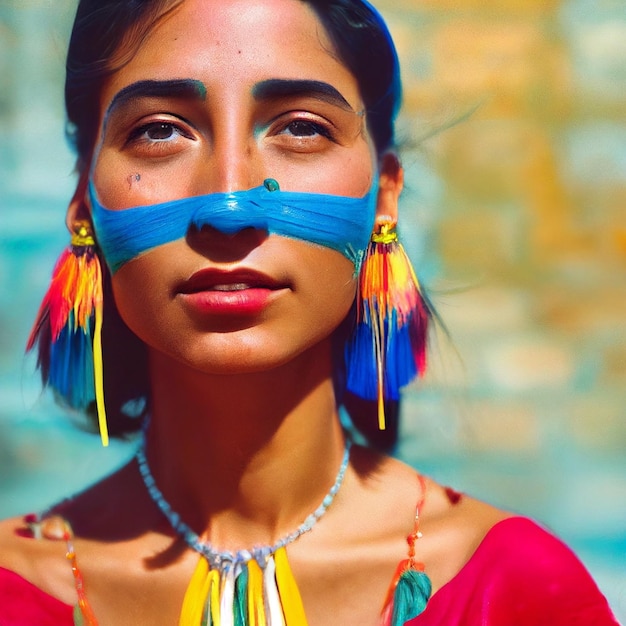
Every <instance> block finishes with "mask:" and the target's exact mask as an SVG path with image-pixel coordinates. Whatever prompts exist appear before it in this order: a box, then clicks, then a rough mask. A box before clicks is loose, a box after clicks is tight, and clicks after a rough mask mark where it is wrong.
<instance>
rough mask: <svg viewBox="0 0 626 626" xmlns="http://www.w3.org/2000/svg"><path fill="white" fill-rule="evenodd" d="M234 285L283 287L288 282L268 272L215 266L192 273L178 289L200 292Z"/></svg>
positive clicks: (267, 287)
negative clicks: (281, 280)
mask: <svg viewBox="0 0 626 626" xmlns="http://www.w3.org/2000/svg"><path fill="white" fill-rule="evenodd" d="M227 285H233V286H234V287H235V286H238V287H239V288H241V286H242V285H245V286H246V287H248V288H251V289H254V288H265V289H282V288H284V287H287V284H286V283H284V282H280V281H278V280H276V279H275V278H272V277H271V276H268V275H267V274H264V273H262V272H257V271H256V270H252V269H247V268H239V269H233V270H220V269H214V268H208V269H203V270H199V271H197V272H195V273H194V274H192V275H191V276H190V277H189V278H188V279H187V280H184V281H183V282H181V283H180V284H179V285H178V287H177V289H176V291H177V292H178V293H198V292H201V291H210V290H211V289H215V287H216V286H227Z"/></svg>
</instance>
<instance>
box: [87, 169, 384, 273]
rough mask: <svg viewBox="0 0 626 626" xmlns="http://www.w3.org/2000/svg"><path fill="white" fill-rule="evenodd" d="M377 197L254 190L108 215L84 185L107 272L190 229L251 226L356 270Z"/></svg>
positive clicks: (374, 190)
mask: <svg viewBox="0 0 626 626" xmlns="http://www.w3.org/2000/svg"><path fill="white" fill-rule="evenodd" d="M377 196H378V186H377V184H374V185H373V186H372V188H371V189H370V191H369V192H368V193H367V194H366V195H365V196H363V197H362V198H351V197H346V196H334V195H330V194H314V193H303V192H294V191H280V190H277V191H269V190H268V189H267V188H266V187H264V186H260V187H255V188H253V189H248V190H246V191H235V192H230V193H214V194H208V195H204V196H193V197H190V198H181V199H179V200H173V201H171V202H162V203H159V204H153V205H148V206H139V207H133V208H128V209H122V210H119V211H113V210H110V209H107V208H105V207H104V206H102V204H100V202H99V200H98V198H97V193H96V190H95V187H94V185H93V183H92V182H91V181H90V183H89V197H90V201H91V209H92V217H93V221H94V227H95V230H96V236H97V238H98V243H99V245H100V248H101V249H102V252H103V254H104V258H105V260H106V262H107V265H108V266H109V268H110V270H111V272H112V273H115V272H116V271H117V270H119V268H120V267H122V265H124V263H127V262H128V261H130V260H131V259H134V258H136V257H138V256H139V255H141V254H144V253H146V252H148V251H149V250H152V249H153V248H156V247H157V246H160V245H163V244H165V243H169V242H171V241H176V240H177V239H182V238H183V237H185V235H186V234H187V232H188V231H189V229H190V228H191V227H196V228H198V229H200V228H202V227H203V226H211V227H213V228H215V229H217V230H219V231H221V232H223V233H226V234H229V235H232V234H234V233H236V232H238V231H240V230H243V229H244V228H256V229H259V230H265V231H267V232H268V233H269V234H276V235H281V236H284V237H289V238H291V239H299V240H302V241H307V242H309V243H313V244H318V245H322V246H325V247H327V248H331V249H333V250H337V251H338V252H340V253H341V254H343V255H344V256H345V257H346V258H348V259H349V260H350V261H352V263H354V265H355V268H356V269H358V266H359V264H360V259H361V255H362V253H363V251H364V250H365V248H366V247H367V244H368V242H369V239H370V235H371V233H372V229H373V226H374V217H375V213H376V201H377Z"/></svg>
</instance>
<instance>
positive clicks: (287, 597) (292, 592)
mask: <svg viewBox="0 0 626 626" xmlns="http://www.w3.org/2000/svg"><path fill="white" fill-rule="evenodd" d="M274 561H275V563H276V584H277V585H278V593H279V595H280V601H281V603H282V605H283V614H284V615H285V623H286V624H287V626H307V620H306V615H305V613H304V606H303V604H302V598H301V596H300V590H299V589H298V585H297V584H296V580H295V578H294V577H293V573H292V571H291V567H290V565H289V561H288V560H287V550H286V549H285V548H284V547H282V548H279V549H278V550H276V552H275V553H274Z"/></svg>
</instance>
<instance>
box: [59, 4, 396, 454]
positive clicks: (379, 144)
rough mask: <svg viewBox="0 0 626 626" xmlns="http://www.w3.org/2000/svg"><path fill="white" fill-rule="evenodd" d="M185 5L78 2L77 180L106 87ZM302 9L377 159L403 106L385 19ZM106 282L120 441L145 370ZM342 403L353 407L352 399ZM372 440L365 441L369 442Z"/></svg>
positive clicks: (71, 73) (73, 120)
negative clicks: (358, 102) (324, 42)
mask: <svg viewBox="0 0 626 626" xmlns="http://www.w3.org/2000/svg"><path fill="white" fill-rule="evenodd" d="M183 1H184V0H80V2H79V5H78V9H77V12H76V18H75V21H74V27H73V29H72V34H71V38H70V43H69V49H68V54H67V64H66V80H65V105H66V111H67V127H66V132H67V136H68V139H69V140H70V142H71V143H72V145H73V146H74V148H75V150H76V153H77V169H78V171H79V172H80V173H81V174H83V175H85V174H86V170H87V168H88V167H89V164H90V160H91V156H92V153H93V150H94V148H95V144H96V141H97V137H98V123H99V113H100V111H99V108H100V98H101V93H102V88H103V86H104V83H105V80H106V79H107V78H108V77H109V76H111V75H112V74H114V73H115V72H116V71H117V70H119V69H121V68H122V67H123V66H124V65H125V64H126V63H128V62H129V61H130V60H131V59H132V58H133V56H134V55H135V54H136V52H137V50H138V49H139V47H140V46H141V43H142V42H143V41H144V39H145V38H146V36H147V35H148V34H149V33H150V32H151V30H152V29H153V28H154V26H155V24H157V23H158V22H159V21H160V20H161V19H163V18H164V17H165V16H167V15H168V14H169V13H170V12H171V11H173V10H174V9H175V8H176V7H177V6H179V5H180V4H181V2H183ZM301 1H302V2H305V3H306V4H308V5H309V6H310V7H311V8H312V10H313V11H314V12H315V14H316V16H317V17H318V19H319V21H320V23H321V24H322V26H323V27H324V29H325V31H326V34H327V35H328V37H329V39H330V41H331V43H332V45H333V48H334V50H329V53H330V54H334V55H336V56H337V57H338V58H339V60H340V61H341V62H342V63H343V64H344V65H345V66H346V67H347V68H348V69H349V70H350V72H351V73H352V75H353V76H354V77H355V78H356V80H357V83H358V86H359V90H360V93H361V97H362V98H363V102H364V104H365V110H366V119H367V125H368V129H369V132H370V135H371V137H372V139H373V142H374V145H375V148H376V151H377V153H378V154H379V155H381V154H382V153H383V152H384V151H385V150H387V149H390V148H392V147H393V146H394V123H395V117H396V114H397V112H398V109H399V107H400V99H401V88H400V70H399V64H398V56H397V53H396V50H395V47H394V44H393V42H392V40H391V35H390V33H389V31H388V29H387V26H386V24H385V22H384V20H383V18H382V17H381V16H380V14H379V13H378V12H377V11H376V10H375V9H374V8H373V7H372V5H370V4H369V3H368V2H366V1H365V0H301ZM105 281H106V285H105V289H106V290H107V292H108V293H107V294H106V295H107V297H106V298H105V324H104V327H103V349H104V356H105V358H104V364H105V371H104V383H105V394H106V398H107V413H108V417H109V427H110V432H111V434H112V435H121V434H123V433H125V432H130V431H132V430H136V429H137V428H138V427H139V424H138V420H137V419H133V418H131V417H127V416H126V415H125V411H124V410H123V408H124V407H125V406H126V407H128V406H129V403H131V404H133V401H134V400H136V399H137V398H138V397H139V396H141V395H144V396H145V394H146V392H147V390H148V381H147V363H146V359H145V346H144V345H143V343H142V342H141V341H140V340H139V339H138V338H137V337H135V336H134V335H133V334H132V333H131V331H130V330H129V329H128V328H127V327H126V325H125V324H124V322H123V321H122V320H121V319H120V318H119V314H118V313H117V309H116V307H115V304H114V302H113V298H112V293H111V289H110V278H109V277H106V278H105ZM344 401H345V403H346V404H347V405H350V398H349V397H348V398H344ZM354 402H355V401H354V400H353V402H352V403H353V404H354ZM367 406H368V405H363V403H359V408H358V410H356V411H354V413H355V415H356V414H357V413H358V414H359V415H360V414H362V413H368V415H366V416H365V417H369V413H370V412H373V411H368V410H367ZM136 407H137V404H136V403H135V408H136ZM144 410H145V409H144ZM135 413H137V411H135ZM139 413H141V411H139ZM390 417H391V422H392V423H396V422H397V419H395V420H394V418H395V417H397V406H396V405H393V406H391V407H390ZM357 419H358V418H357ZM355 421H356V420H355ZM357 426H358V424H357ZM361 430H364V429H361ZM390 434H391V439H392V440H395V436H394V431H393V430H392V432H390V433H387V435H385V434H383V435H381V437H383V438H384V437H385V436H386V437H387V438H388V436H389V435H390ZM375 438H376V437H375V435H371V436H369V435H368V439H370V441H373V440H374V439H375ZM383 441H384V439H381V440H380V441H379V443H380V444H383ZM373 443H376V442H375V441H373ZM387 443H393V441H391V442H387Z"/></svg>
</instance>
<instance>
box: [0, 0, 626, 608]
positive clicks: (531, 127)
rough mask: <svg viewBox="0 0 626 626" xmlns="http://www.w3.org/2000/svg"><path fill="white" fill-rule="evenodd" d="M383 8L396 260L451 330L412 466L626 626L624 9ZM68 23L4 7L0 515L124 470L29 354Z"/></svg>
mask: <svg viewBox="0 0 626 626" xmlns="http://www.w3.org/2000/svg"><path fill="white" fill-rule="evenodd" d="M379 4H380V6H381V7H382V8H383V9H384V11H385V14H386V15H387V16H388V18H389V21H390V24H391V27H392V30H393V32H394V36H395V37H396V39H397V40H398V45H399V49H400V53H401V57H402V60H403V66H404V79H405V86H406V97H405V100H406V108H405V114H404V116H403V118H402V119H401V123H400V128H401V138H402V139H406V141H405V142H404V143H405V144H406V145H405V149H404V153H403V160H404V163H405V166H406V167H407V174H408V180H407V191H406V193H405V194H404V197H403V205H402V211H403V222H402V226H403V234H404V242H405V245H406V247H407V248H408V249H409V251H410V253H411V255H412V257H413V258H414V261H415V264H416V266H417V268H418V271H419V273H420V275H421V276H422V278H423V280H424V282H425V283H426V284H428V285H429V286H430V289H431V294H432V297H433V300H434V301H435V303H436V304H437V306H438V308H439V311H440V313H441V315H442V316H443V318H444V320H445V321H446V323H447V325H448V328H449V331H450V338H449V339H448V338H446V337H445V336H444V335H443V334H442V333H439V334H438V335H437V337H436V340H435V342H434V349H433V357H432V359H431V371H430V373H429V375H428V377H427V378H426V380H424V381H421V382H419V383H417V384H416V385H414V386H412V387H411V388H410V389H409V390H407V393H406V395H405V401H404V405H403V426H402V443H401V445H400V448H399V451H398V454H399V456H401V457H402V458H404V459H405V460H407V461H408V462H410V463H412V464H413V465H415V466H416V467H418V468H420V469H421V470H422V471H424V472H426V473H429V474H431V475H433V476H434V477H435V478H436V479H438V480H440V481H442V482H444V483H449V484H452V485H454V486H455V487H456V488H458V489H462V490H466V491H467V492H469V493H472V494H473V495H477V496H478V497H481V498H484V499H486V500H488V501H490V502H492V503H494V504H497V505H499V506H503V507H507V508H509V509H511V510H514V511H517V512H520V513H524V514H527V515H530V516H532V517H534V518H536V519H538V520H540V521H541V522H543V523H544V524H546V525H548V526H549V527H550V528H551V529H552V530H553V531H554V532H555V533H556V534H558V535H559V536H561V537H562V538H564V539H565V540H566V541H567V542H568V543H569V544H570V545H571V546H572V547H573V548H574V549H575V550H576V552H577V553H578V554H579V555H580V556H581V558H582V559H583V560H584V562H585V563H586V564H587V566H588V567H589V568H590V570H591V571H592V573H593V574H594V576H595V577H596V579H597V580H598V582H599V584H600V586H601V588H602V589H603V591H604V592H605V593H606V595H607V596H608V597H609V599H610V602H611V604H612V606H613V608H614V610H615V611H616V613H617V615H618V617H619V618H620V619H622V620H626V454H625V452H626V408H625V407H626V393H625V389H626V385H625V383H626V299H625V298H626V272H625V270H626V210H625V209H624V206H626V202H625V200H626V126H625V124H624V122H625V119H624V111H626V106H625V105H626V102H625V100H626V70H625V69H624V67H626V64H624V58H626V47H625V44H624V42H625V41H626V15H625V10H624V4H623V2H610V1H606V2H600V3H595V2H585V1H583V0H570V1H562V2H558V1H556V0H554V1H547V0H546V1H541V0H532V1H531V0H528V1H527V2H524V3H521V4H520V3H519V2H515V1H513V0H511V2H500V3H497V2H482V3H481V2H471V1H469V0H468V1H467V2H463V1H460V0H459V1H456V2H453V1H451V0H441V1H440V2H429V1H426V0H425V1H422V2H418V1H413V2H411V1H408V0H404V1H396V2H391V1H387V2H382V1H381V2H380V3H379ZM73 10H74V2H70V1H69V0H54V1H52V0H23V1H19V0H0V516H8V515H14V514H18V513H22V512H26V511H30V510H33V509H39V508H42V507H44V506H46V505H47V504H49V503H51V502H54V501H55V500H57V499H59V498H61V497H64V496H66V495H68V494H71V493H73V492H75V491H76V490H78V489H80V488H81V487H82V486H84V485H86V484H88V483H90V482H91V481H93V480H95V479H96V478H97V477H98V476H100V475H102V474H103V473H106V472H108V471H110V470H111V469H112V468H114V467H116V466H117V465H119V464H121V463H123V462H124V460H125V459H127V458H128V456H129V455H130V454H132V443H130V444H124V443H120V442H114V443H113V444H112V446H111V447H110V448H109V449H106V450H105V449H102V448H101V447H100V444H99V440H98V438H97V437H94V436H93V435H90V434H88V433H85V432H83V431H82V430H81V429H80V428H79V427H78V420H76V419H72V418H71V416H70V418H69V419H68V416H67V415H66V414H65V413H64V412H63V411H62V410H61V409H59V408H58V407H56V406H55V405H54V404H53V403H52V401H51V400H50V398H49V397H48V395H47V394H45V393H42V392H41V390H40V387H39V383H38V379H37V376H36V375H35V374H34V373H33V365H34V364H33V360H32V358H25V357H24V356H23V346H24V345H25V343H26V338H27V335H28V331H29V329H30V324H31V323H32V320H33V318H34V316H35V313H36V310H37V307H38V304H39V301H40V299H41V296H42V295H43V293H44V291H45V289H46V285H47V282H48V279H49V275H50V271H51V269H52V266H53V263H54V261H55V259H56V257H57V255H58V253H59V252H60V250H61V249H62V248H63V246H65V245H66V244H67V233H66V230H65V226H64V211H65V208H66V206H67V203H68V200H69V198H70V196H71V194H72V192H73V184H74V178H73V175H72V168H73V159H72V155H71V153H70V152H69V150H68V148H67V146H66V143H65V139H64V134H63V106H62V85H63V65H64V54H65V45H66V40H67V36H68V33H69V25H70V21H71V18H72V13H73ZM511 42H512V43H511ZM620 59H621V61H620ZM476 107H478V108H477V111H476V112H475V113H474V114H473V115H471V116H469V118H468V119H466V120H464V121H461V122H458V123H453V124H452V126H451V128H449V129H447V130H442V131H440V132H434V134H433V131H437V130H438V129H440V128H441V127H444V126H447V125H448V123H449V122H455V120H457V118H458V117H462V116H463V115H464V113H466V112H468V111H470V110H473V109H475V108H476ZM420 139H422V141H421V142H420V141H418V140H420Z"/></svg>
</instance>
